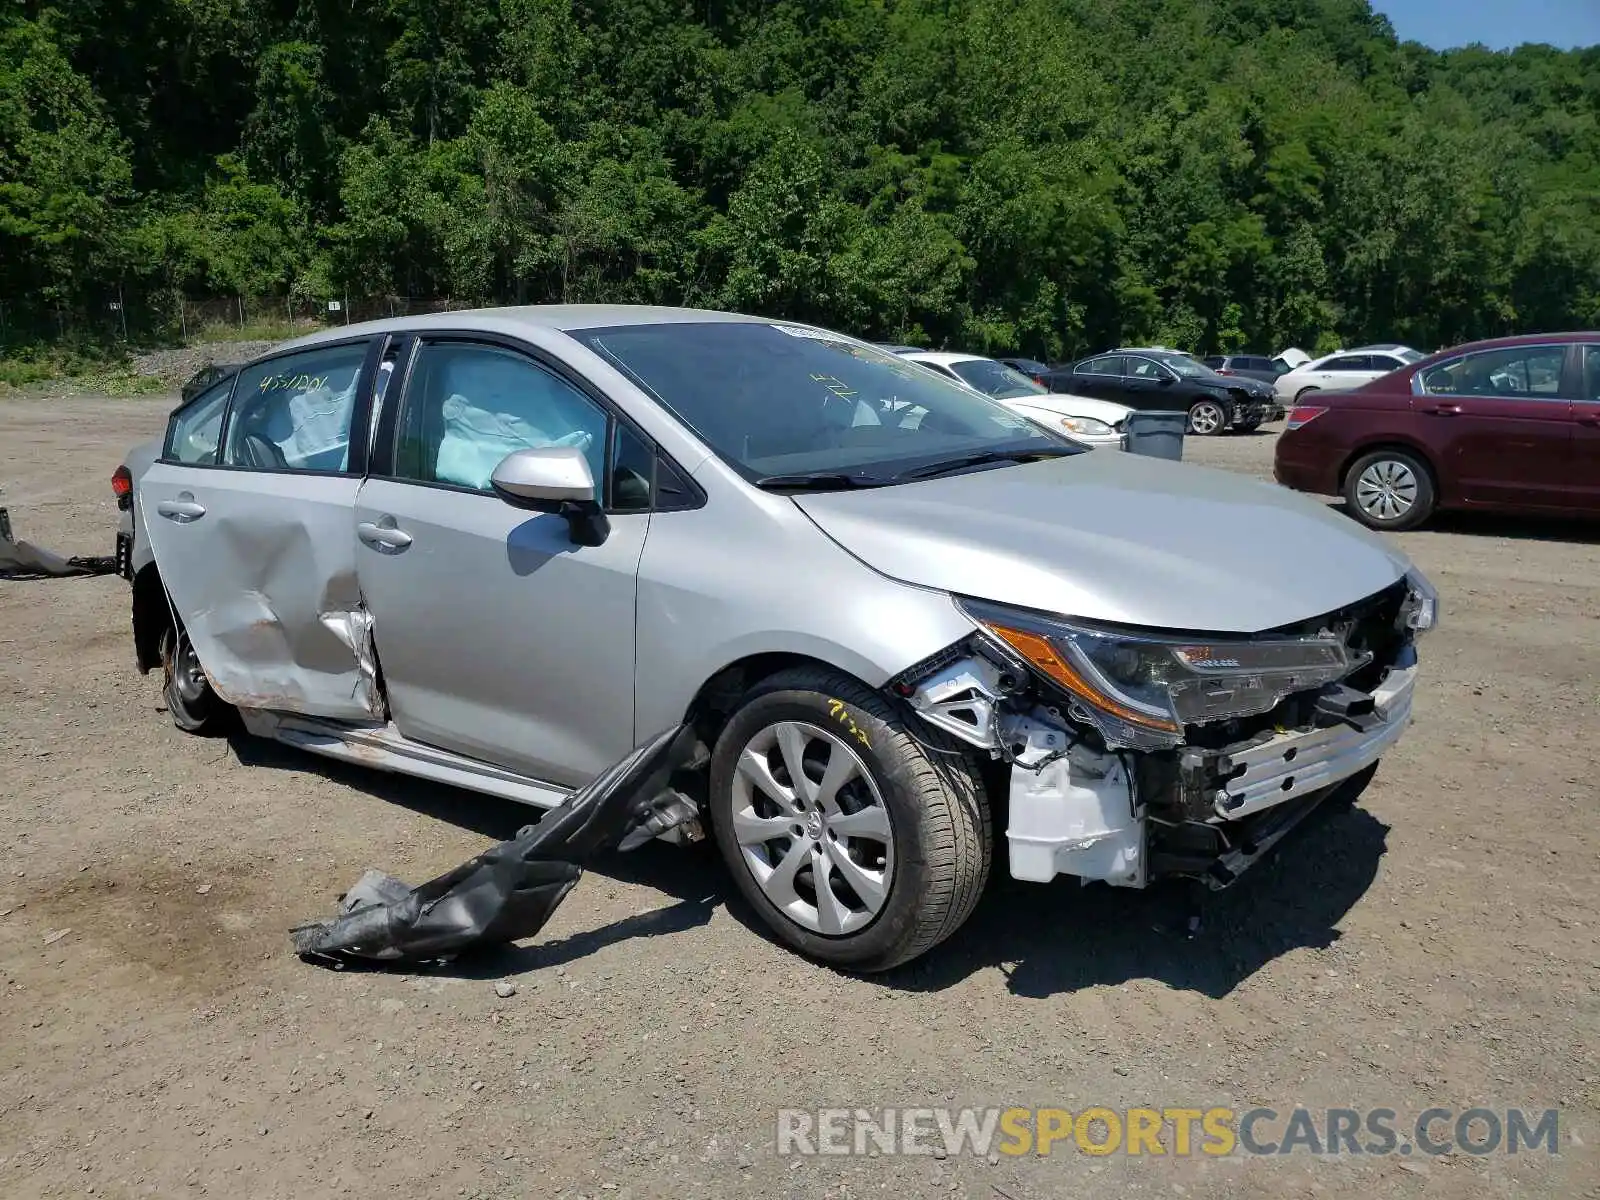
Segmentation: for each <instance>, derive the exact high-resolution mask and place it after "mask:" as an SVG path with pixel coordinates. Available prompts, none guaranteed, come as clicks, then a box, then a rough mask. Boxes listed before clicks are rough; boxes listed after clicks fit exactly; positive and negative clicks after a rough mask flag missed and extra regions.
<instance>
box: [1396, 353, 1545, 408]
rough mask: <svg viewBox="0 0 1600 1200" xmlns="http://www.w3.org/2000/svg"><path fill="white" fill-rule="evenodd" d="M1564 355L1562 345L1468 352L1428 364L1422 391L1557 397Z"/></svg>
mask: <svg viewBox="0 0 1600 1200" xmlns="http://www.w3.org/2000/svg"><path fill="white" fill-rule="evenodd" d="M1566 356H1567V351H1566V347H1564V346H1517V347H1512V348H1510V349H1506V350H1485V351H1483V352H1482V353H1480V354H1468V355H1464V356H1463V357H1461V358H1456V359H1451V360H1450V361H1449V362H1442V363H1440V364H1439V365H1438V366H1435V367H1429V368H1428V369H1427V370H1426V371H1425V372H1423V375H1422V390H1423V391H1425V392H1427V393H1429V394H1431V395H1454V396H1506V397H1520V398H1525V399H1530V400H1538V399H1541V398H1542V399H1548V400H1558V399H1560V397H1561V367H1562V364H1563V362H1564V361H1565V360H1566Z"/></svg>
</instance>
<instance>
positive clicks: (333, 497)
mask: <svg viewBox="0 0 1600 1200" xmlns="http://www.w3.org/2000/svg"><path fill="white" fill-rule="evenodd" d="M146 462H148V458H147V459H146V460H145V462H141V463H140V466H141V469H140V470H139V472H138V478H137V479H135V480H133V481H131V494H132V495H133V497H134V499H135V503H134V505H133V510H132V512H131V514H130V515H131V517H132V520H131V523H130V525H129V527H128V531H127V533H126V535H125V536H126V538H127V540H128V543H129V544H128V545H127V546H124V547H120V548H119V549H120V550H121V551H122V553H121V559H122V561H123V562H126V563H127V564H129V565H128V573H129V575H130V577H131V578H132V579H133V584H134V632H135V640H136V643H137V648H138V656H139V663H140V666H141V667H142V668H143V669H146V670H149V669H151V668H153V667H156V666H161V667H163V668H164V670H165V674H166V678H167V688H166V696H167V702H168V704H169V707H170V708H171V711H172V715H173V717H174V719H175V720H176V721H177V722H178V724H179V725H181V726H183V727H184V728H188V729H199V728H204V727H205V726H207V725H209V724H213V723H215V722H217V721H218V720H219V719H221V718H223V717H225V716H227V715H228V714H230V713H231V711H233V710H237V712H238V714H239V715H240V716H241V717H242V719H243V721H244V724H245V726H246V727H247V728H248V729H249V730H251V731H254V732H256V733H259V734H263V735H266V736H270V737H275V738H278V739H279V740H281V741H284V742H288V743H291V744H293V745H297V746H301V747H304V748H305V749H307V750H311V751H315V752H317V753H321V754H327V755H332V756H334V757H337V758H343V759H347V760H350V761H353V762H358V763H364V764H367V765H371V766H376V767H381V768H385V769H388V770H393V771H400V772H404V773H406V774H409V775H416V776H420V777H423V778H426V779H431V780H436V781H439V782H442V783H449V784H455V785H458V786H461V787H467V788H473V789H477V790H479V791H483V792H489V793H492V794H495V795H500V796H506V797H512V798H515V799H518V800H523V801H528V802H531V803H533V804H536V805H541V806H545V807H548V806H551V805H554V804H556V803H558V802H559V801H560V800H561V799H562V798H563V797H564V796H565V795H566V794H567V793H568V792H569V791H571V790H572V789H573V788H576V787H578V786H579V785H581V784H583V783H584V781H585V780H587V779H590V778H592V777H594V776H595V775H597V774H599V773H600V772H601V771H603V770H604V769H605V768H606V767H607V766H608V765H609V764H611V763H613V762H616V761H617V760H619V759H621V758H623V757H624V756H625V755H626V754H627V753H628V752H629V751H630V749H632V748H633V747H634V746H635V745H637V744H639V743H640V742H643V741H644V740H646V739H647V738H649V737H650V736H652V735H653V734H655V733H657V732H659V731H661V730H666V729H670V728H673V727H674V726H677V725H679V724H682V723H685V722H687V723H688V724H690V725H691V726H692V728H693V729H694V730H695V731H696V732H697V734H698V736H699V739H700V741H701V742H702V743H703V752H702V753H701V754H700V755H699V756H698V758H697V759H696V760H694V762H695V764H696V765H695V766H694V769H693V770H692V771H690V772H689V774H688V775H687V776H686V777H685V778H683V779H682V784H683V787H684V790H685V791H687V792H688V794H689V795H691V796H692V797H694V798H695V800H696V802H697V803H698V804H699V806H700V809H701V814H700V815H701V817H702V818H704V820H705V823H706V824H707V825H708V826H709V828H710V830H711V831H712V833H713V834H714V836H715V838H716V841H717V844H718V846H719V847H720V849H721V852H722V855H723V857H724V858H725V859H726V860H727V864H728V866H729V868H730V869H731V871H732V873H733V877H734V879H735V880H736V881H737V883H738V886H739V887H740V889H741V890H742V891H743V892H744V894H745V895H746V896H747V897H748V898H749V900H750V902H751V904H752V905H753V906H754V907H755V909H756V911H758V912H759V913H760V914H761V915H762V916H763V917H764V919H765V920H767V921H768V922H769V923H770V924H771V925H772V927H773V928H774V929H775V930H776V931H777V932H778V933H779V934H780V935H781V936H782V937H783V938H784V939H786V940H787V941H788V942H790V943H791V944H793V945H794V946H796V947H798V948H799V949H801V950H802V951H804V952H806V953H807V954H810V955H813V956H815V957H817V958H819V959H822V960H825V961H827V962H830V963H835V964H839V965H841V966H846V967H851V968H854V969H859V970H872V969H880V968H884V967H889V966H892V965H894V964H896V963H900V962H904V961H905V960H907V959H909V958H912V957H914V956H915V955H918V954H921V953H923V952H924V951H926V950H927V949H929V948H930V947H931V946H933V945H935V944H936V943H938V942H939V941H940V940H941V939H943V938H945V937H947V936H949V935H950V934H951V933H952V932H953V931H954V930H955V929H956V928H957V927H959V926H960V924H961V923H962V921H963V920H965V919H966V917H967V915H968V914H969V912H970V911H971V909H972V907H973V905H974V903H975V902H976V901H977V898H978V894H979V891H980V889H981V887H982V885H983V882H984V879H985V877H986V875H987V874H988V871H989V864H990V855H991V847H992V833H991V829H992V826H991V817H990V814H991V812H995V813H996V814H1000V815H1002V816H1003V820H1004V832H1005V844H1006V848H1007V858H1008V862H1009V867H1010V871H1011V874H1012V875H1014V876H1016V877H1017V878H1020V879H1029V880H1038V881H1041V882H1042V881H1046V880H1050V879H1053V878H1054V877H1055V876H1057V875H1069V876H1077V877H1078V878H1079V879H1081V880H1103V881H1105V882H1108V883H1111V884H1115V885H1118V886H1125V887H1143V886H1145V885H1147V884H1149V883H1151V882H1153V881H1155V880H1157V879H1161V878H1171V877H1181V878H1191V879H1198V880H1202V881H1204V882H1206V883H1208V884H1211V885H1212V886H1222V885H1225V884H1227V883H1229V882H1231V881H1232V880H1233V879H1234V878H1235V876H1236V875H1237V874H1238V873H1239V872H1240V871H1241V870H1242V869H1243V868H1244V867H1246V866H1247V865H1249V864H1250V863H1251V862H1252V861H1254V860H1255V859H1256V858H1258V857H1259V856H1260V855H1261V854H1262V853H1264V852H1265V851H1266V850H1267V848H1268V847H1269V846H1270V845H1271V844H1272V843H1273V842H1274V841H1276V840H1277V838H1278V837H1280V836H1281V835H1282V834H1283V833H1284V832H1285V831H1286V830H1287V829H1288V828H1289V827H1290V826H1292V825H1293V824H1295V823H1296V822H1297V821H1298V820H1299V819H1300V818H1301V817H1302V816H1304V815H1305V814H1306V812H1308V811H1309V810H1310V809H1311V808H1312V807H1313V806H1315V805H1316V804H1317V803H1319V802H1321V801H1322V800H1324V799H1326V798H1328V797H1329V796H1330V795H1332V794H1335V793H1336V792H1340V791H1341V790H1342V791H1343V792H1345V793H1351V792H1354V791H1356V790H1359V787H1360V785H1361V784H1362V783H1363V782H1364V781H1365V779H1366V778H1368V777H1369V776H1370V773H1371V768H1372V767H1373V766H1374V764H1375V763H1376V761H1377V759H1378V757H1379V755H1381V754H1382V753H1383V752H1384V751H1385V750H1386V749H1387V748H1388V747H1389V746H1390V745H1391V744H1393V742H1394V741H1395V739H1396V738H1397V737H1398V736H1399V734H1400V732H1401V730H1402V728H1403V727H1404V726H1405V724H1406V722H1407V720H1408V718H1409V716H1410V713H1411V697H1412V688H1413V683H1414V678H1415V671H1416V653H1415V647H1414V644H1415V641H1416V639H1417V637H1418V635H1419V634H1420V633H1422V632H1423V631H1425V630H1427V629H1429V628H1430V627H1431V626H1432V625H1433V623H1434V621H1435V619H1436V616H1437V612H1436V599H1435V596H1434V593H1433V591H1432V589H1431V588H1430V587H1429V585H1428V584H1427V582H1426V581H1425V580H1424V579H1423V578H1422V577H1421V575H1419V574H1418V573H1417V572H1416V571H1415V570H1413V569H1412V568H1411V567H1410V564H1409V563H1408V562H1407V561H1406V559H1405V558H1404V557H1403V556H1402V555H1401V554H1400V553H1399V552H1398V551H1396V550H1394V549H1392V548H1391V547H1389V546H1388V545H1387V544H1386V543H1384V542H1382V541H1380V540H1378V539H1377V538H1376V537H1375V536H1374V535H1372V534H1368V533H1366V532H1365V531H1363V530H1361V529H1359V528H1357V527H1356V526H1355V525H1353V524H1352V523H1350V522H1349V521H1347V520H1345V519H1344V518H1342V517H1340V516H1338V515H1336V514H1333V513H1330V512H1329V511H1328V510H1326V509H1325V508H1323V507H1322V506H1321V505H1319V504H1317V503H1315V502H1311V501H1307V500H1304V499H1302V498H1301V497H1299V496H1296V495H1293V494H1291V493H1288V492H1285V491H1282V490H1279V489H1277V488H1275V487H1272V486H1269V485H1265V484H1259V483H1254V482H1251V481H1248V480H1245V479H1242V478H1238V477H1236V476H1232V475H1227V474H1222V473H1217V472H1213V471H1207V470H1203V469H1198V468H1195V467H1191V466H1185V465H1182V464H1178V463H1169V462H1163V461H1157V460H1153V459H1144V458H1137V457H1133V456H1129V455H1122V454H1107V453H1104V452H1098V451H1089V450H1085V449H1084V448H1083V447H1082V446H1080V445H1078V444H1076V443H1074V442H1072V441H1070V440H1067V439H1065V438H1063V437H1059V436H1057V435H1055V434H1053V433H1051V432H1049V431H1046V430H1044V429H1042V428H1041V427H1039V426H1037V425H1034V424H1033V423H1031V422H1029V421H1027V420H1025V419H1023V418H1021V417H1018V416H1015V415H1013V414H1012V413H1011V412H1009V411H1008V410H1007V409H1005V408H1004V407H1002V406H1000V405H998V404H995V403H993V402H991V401H990V400H988V399H987V398H985V397H983V396H980V395H976V394H974V393H973V392H971V391H970V390H969V389H966V388H962V387H960V386H958V385H957V384H955V383H954V382H948V383H947V382H943V381H941V380H940V379H939V378H938V377H937V376H936V375H934V374H932V373H931V372H928V371H925V370H923V369H922V368H920V367H917V366H915V365H914V364H909V363H906V362H904V361H903V360H901V359H899V358H897V357H895V356H894V355H892V354H888V353H886V352H884V351H881V350H878V349H875V348H874V347H872V346H870V345H867V344H864V343H862V342H859V341H856V340H854V339H852V338H848V337H844V336H841V335H838V334H834V333H829V332H827V331H825V330H820V329H815V328H811V327H809V326H803V325H796V324H789V323H783V322H777V321H772V320H764V319H756V318H750V317H739V316H730V315H727V314H721V313H709V312H692V311H685V310H671V309H648V308H627V307H599V306H597V307H561V308H523V309H499V310H490V311H482V312H471V313H466V312H455V313H444V314H438V315H435V316H427V317H418V318H407V319H400V320H392V321H382V322H378V323H375V324H371V325H355V326H349V327H345V328H340V329H334V330H329V331H327V332H325V333H322V334H318V335H316V336H314V337H309V338H305V339H302V340H301V341H298V342H294V343H291V344H290V345H288V346H285V347H283V348H282V349H280V350H279V351H277V352H276V353H275V354H274V355H272V356H271V357H269V358H265V359H262V360H260V361H258V362H255V363H252V364H249V365H247V366H245V367H243V368H242V369H240V370H239V371H238V372H237V373H236V374H232V375H229V376H227V377H226V378H224V379H222V380H220V381H219V382H217V383H215V384H214V385H212V386H211V387H210V388H209V389H208V390H205V391H203V392H202V393H201V394H199V395H198V396H196V397H195V398H194V399H192V400H191V401H189V402H188V403H186V404H185V405H184V406H183V407H182V408H180V409H178V410H177V411H176V412H175V413H174V414H173V416H172V419H171V422H170V425H169V428H168V430H167V435H166V439H165V442H164V444H163V445H162V447H161V449H160V453H159V456H156V458H155V461H154V462H150V463H148V465H145V464H146ZM122 483H123V485H124V490H128V489H129V481H128V480H127V479H125V478H124V479H123V480H122Z"/></svg>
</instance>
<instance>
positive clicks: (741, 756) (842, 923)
mask: <svg viewBox="0 0 1600 1200" xmlns="http://www.w3.org/2000/svg"><path fill="white" fill-rule="evenodd" d="M711 819H712V826H713V828H714V830H715V833H716V840H717V846H718V848H719V849H720V850H721V852H722V857H723V860H724V861H725V862H726V863H727V864H728V869H729V870H730V871H731V872H732V874H733V877H734V881H735V883H736V884H737V885H738V888H739V890H740V892H741V893H743V895H744V897H745V899H746V900H747V901H748V902H749V903H750V905H751V906H752V907H754V908H755V910H756V911H757V912H758V913H759V914H760V915H761V918H762V919H763V920H764V921H766V923H767V924H768V925H769V926H771V928H772V929H773V931H774V932H776V933H777V935H778V936H779V937H780V938H782V939H783V940H784V941H785V942H787V943H789V945H791V946H793V947H795V948H796V949H798V950H800V951H801V952H802V953H804V954H807V955H809V956H810V957H812V958H815V959H818V960H820V961H822V962H825V963H828V964H830V965H832V966H836V967H841V968H844V969H847V970H852V971H882V970H887V969H888V968H890V967H894V966H897V965H899V964H900V963H903V962H907V961H908V960H910V959H913V958H915V957H917V956H918V955H919V954H923V953H925V952H927V951H928V950H930V949H932V948H933V947H934V946H936V945H937V944H938V943H939V942H941V941H943V940H944V939H945V938H947V937H949V936H950V935H951V934H952V933H954V932H955V931H956V930H957V929H958V928H960V926H961V924H962V923H963V922H964V921H966V919H967V918H968V917H969V916H970V915H971V913H972V909H973V907H974V906H975V905H976V904H977V902H978V897H979V895H980V893H981V892H982V890H983V885H984V882H985V880H986V879H987V877H988V873H989V861H990V855H991V838H992V834H991V830H990V820H989V807H988V802H987V799H986V797H985V795H984V792H983V787H982V784H981V782H980V781H979V779H978V775H977V770H976V767H975V764H974V763H973V761H972V760H971V758H970V757H969V755H968V754H967V753H966V752H965V751H964V750H962V749H961V748H959V746H958V745H957V744H956V743H954V742H953V741H951V740H950V739H948V738H946V737H943V736H941V735H939V734H937V733H936V732H935V731H934V730H931V729H927V730H921V729H919V730H918V731H917V735H916V736H915V737H913V736H912V734H911V732H910V730H908V729H907V727H906V725H905V722H904V720H903V719H902V717H901V715H900V714H899V713H898V712H897V711H896V709H895V708H894V706H893V705H892V704H891V703H890V702H889V701H888V700H887V699H885V698H884V697H883V696H880V695H878V694H877V693H876V692H873V691H871V690H870V689H868V688H866V687H864V686H863V685H862V684H860V683H859V682H857V681H855V680H853V679H850V678H849V677H847V676H845V675H841V674H839V673H838V672H834V671H829V670H827V669H825V668H813V667H798V668H795V669H792V670H789V671H784V672H781V673H780V674H778V675H774V676H773V677H771V678H770V679H767V680H765V681H763V682H762V683H760V684H758V685H757V686H756V688H755V689H754V690H752V691H751V692H750V694H749V695H748V696H746V697H745V699H744V702H743V705H742V707H741V708H740V709H739V711H738V712H736V713H735V714H734V716H733V719H732V720H730V721H729V722H728V724H727V726H726V727H725V728H724V729H723V731H722V734H721V736H720V737H718V739H717V745H716V748H715V750H714V751H713V753H712V757H711Z"/></svg>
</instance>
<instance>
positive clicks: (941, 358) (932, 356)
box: [900, 350, 994, 367]
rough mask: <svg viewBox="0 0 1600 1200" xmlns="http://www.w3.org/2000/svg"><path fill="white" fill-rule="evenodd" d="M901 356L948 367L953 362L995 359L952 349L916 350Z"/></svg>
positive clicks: (990, 360)
mask: <svg viewBox="0 0 1600 1200" xmlns="http://www.w3.org/2000/svg"><path fill="white" fill-rule="evenodd" d="M900 357H901V358H909V359H910V360H911V361H912V362H928V363H937V364H938V365H939V366H941V367H948V366H949V365H950V364H951V363H964V362H993V361H994V359H990V358H985V357H984V356H983V355H981V354H957V353H955V352H954V351H951V350H915V351H912V352H911V353H909V354H902V355H901V356H900Z"/></svg>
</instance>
